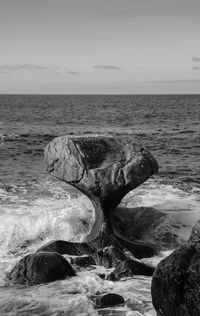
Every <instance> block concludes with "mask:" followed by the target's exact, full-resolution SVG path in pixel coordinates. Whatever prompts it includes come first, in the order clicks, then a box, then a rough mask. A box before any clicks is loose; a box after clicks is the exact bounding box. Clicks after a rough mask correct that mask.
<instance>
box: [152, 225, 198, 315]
mask: <svg viewBox="0 0 200 316" xmlns="http://www.w3.org/2000/svg"><path fill="white" fill-rule="evenodd" d="M151 291H152V301H153V305H154V308H155V309H156V311H157V313H158V315H162V316H169V315H173V316H194V315H200V295H199V293H200V222H198V223H197V224H196V225H195V227H194V228H193V230H192V233H191V236H190V238H189V240H188V241H187V242H185V243H183V244H182V245H181V246H180V247H179V248H178V249H176V250H175V251H174V252H173V253H172V254H171V255H170V256H168V257H167V258H165V259H164V260H162V261H161V262H160V263H159V265H158V266H157V268H156V271H155V273H154V275H153V279H152V287H151Z"/></svg>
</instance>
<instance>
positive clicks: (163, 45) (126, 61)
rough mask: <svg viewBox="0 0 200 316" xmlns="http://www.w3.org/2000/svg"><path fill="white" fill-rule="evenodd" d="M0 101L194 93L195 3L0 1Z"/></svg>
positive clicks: (198, 67)
mask: <svg viewBox="0 0 200 316" xmlns="http://www.w3.org/2000/svg"><path fill="white" fill-rule="evenodd" d="M0 93H47V94H49V93H52V94H155V93H158V94H162V93H166V94H168V93H172V94H173V93H200V0H0Z"/></svg>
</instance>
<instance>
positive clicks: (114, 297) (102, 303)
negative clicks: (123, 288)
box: [96, 293, 125, 308]
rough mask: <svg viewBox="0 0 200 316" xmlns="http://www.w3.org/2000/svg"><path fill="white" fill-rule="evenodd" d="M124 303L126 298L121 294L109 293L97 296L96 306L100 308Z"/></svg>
mask: <svg viewBox="0 0 200 316" xmlns="http://www.w3.org/2000/svg"><path fill="white" fill-rule="evenodd" d="M124 303H125V301H124V298H123V297H122V296H121V295H119V294H114V293H109V294H105V295H101V296H97V297H96V306H97V307H98V308H102V307H110V306H116V305H119V304H124Z"/></svg>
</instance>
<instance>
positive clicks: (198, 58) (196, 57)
mask: <svg viewBox="0 0 200 316" xmlns="http://www.w3.org/2000/svg"><path fill="white" fill-rule="evenodd" d="M192 61H194V62H197V63H198V62H200V57H199V56H193V57H192Z"/></svg>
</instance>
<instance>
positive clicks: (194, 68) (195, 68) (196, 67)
mask: <svg viewBox="0 0 200 316" xmlns="http://www.w3.org/2000/svg"><path fill="white" fill-rule="evenodd" d="M192 69H193V70H200V66H199V67H198V66H194V67H192Z"/></svg>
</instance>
